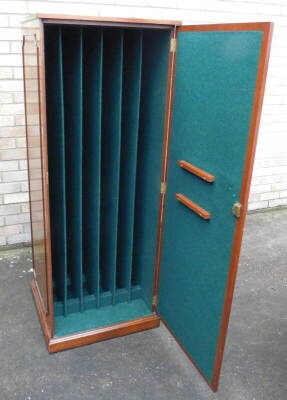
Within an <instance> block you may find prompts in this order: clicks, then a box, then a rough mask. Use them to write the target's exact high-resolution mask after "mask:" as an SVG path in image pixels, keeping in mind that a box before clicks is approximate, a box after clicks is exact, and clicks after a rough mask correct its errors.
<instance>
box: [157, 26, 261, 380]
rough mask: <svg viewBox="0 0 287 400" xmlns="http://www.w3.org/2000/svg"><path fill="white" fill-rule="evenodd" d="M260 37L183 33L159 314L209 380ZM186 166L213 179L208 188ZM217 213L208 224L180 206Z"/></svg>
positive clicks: (257, 33)
mask: <svg viewBox="0 0 287 400" xmlns="http://www.w3.org/2000/svg"><path fill="white" fill-rule="evenodd" d="M261 41H262V32H260V31H249V32H247V31H239V32H180V33H179V38H178V51H177V58H176V79H175V97H174V109H173V121H172V136H171V145H170V159H169V170H168V186H167V189H168V192H167V201H166V220H165V227H164V242H163V255H162V267H161V276H160V297H159V311H160V315H161V316H162V317H163V318H164V319H165V320H166V322H167V323H168V325H169V326H170V328H171V329H172V331H173V332H174V333H175V335H176V337H177V338H178V340H179V341H180V343H181V344H182V345H183V346H184V347H185V349H186V350H187V351H188V353H190V355H191V356H192V358H193V359H194V360H195V362H196V363H197V365H198V366H199V367H200V369H201V370H202V372H203V373H204V374H205V376H206V377H207V379H208V380H209V381H210V380H211V379H212V374H213V365H214V360H215V352H216V345H217V341H218V334H219V328H220V322H221V315H222V310H223V302H224V294H225V289H226V283H227V276H228V270H229V263H230V256H231V250H232V244H233V238H234V231H235V223H236V218H235V217H234V216H233V214H232V212H231V208H232V205H233V203H234V202H236V201H238V200H239V196H240V189H241V185H242V176H243V168H244V161H245V155H246V149H247V139H248V133H249V127H250V118H251V111H252V104H253V96H254V89H255V84H256V75H257V69H258V58H259V52H260V47H261ZM178 160H186V161H188V162H190V163H192V164H194V165H196V166H198V167H200V168H202V169H204V170H205V171H207V172H209V173H211V174H213V175H215V177H216V181H215V182H214V183H213V184H210V183H206V182H204V181H203V180H201V179H199V178H197V177H195V176H194V175H192V174H190V173H189V172H187V171H185V170H183V169H182V168H180V167H179V166H178V165H177V161H178ZM176 193H182V194H184V195H185V196H187V197H188V198H190V199H191V200H192V201H195V202H196V203H198V204H199V205H200V206H201V207H203V208H205V209H206V210H208V211H209V212H211V214H212V218H211V220H210V221H205V220H203V219H201V218H200V217H199V216H197V215H196V214H194V213H193V212H192V211H191V210H190V209H188V208H186V207H185V206H184V205H182V204H180V203H179V202H178V201H177V200H176V199H175V197H174V196H175V194H176Z"/></svg>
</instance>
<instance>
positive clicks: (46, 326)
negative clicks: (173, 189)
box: [23, 14, 273, 391]
mask: <svg viewBox="0 0 287 400" xmlns="http://www.w3.org/2000/svg"><path fill="white" fill-rule="evenodd" d="M36 17H37V18H39V32H40V39H39V40H40V54H39V102H40V111H41V110H42V112H40V120H41V122H40V125H41V152H42V163H43V164H42V170H43V182H42V185H43V202H44V226H45V249H46V270H47V294H48V310H45V308H44V307H43V302H42V300H41V295H40V291H39V288H38V285H37V282H36V281H35V279H33V280H32V282H31V289H32V292H33V296H34V301H35V304H36V309H37V312H38V316H39V319H40V322H41V326H42V330H43V333H44V336H45V339H46V342H47V347H48V351H49V352H57V351H62V350H65V349H69V348H74V347H78V346H82V345H86V344H91V343H94V342H98V341H101V340H106V339H109V338H113V337H117V336H123V335H127V334H130V333H135V332H139V331H141V330H146V329H151V328H154V327H157V326H159V323H160V316H159V315H153V316H149V317H144V318H138V319H135V320H131V321H126V322H123V323H119V324H114V325H109V326H104V327H102V328H98V329H93V330H89V331H85V332H81V333H77V334H72V335H67V336H62V337H59V338H55V337H54V326H53V290H52V261H51V260H52V259H51V231H50V208H49V182H48V171H49V168H48V146H47V121H46V95H45V68H44V61H45V54H44V23H45V24H53V23H54V24H59V23H61V24H70V25H71V24H82V25H104V26H121V27H125V26H129V27H150V28H159V29H162V28H165V29H169V30H170V32H171V39H176V37H177V32H184V31H194V32H196V31H240V30H245V31H248V30H260V31H263V42H262V47H261V52H260V62H259V73H258V78H257V83H256V89H255V94H254V108H253V114H252V120H251V126H250V136H249V142H248V150H247V155H246V162H245V170H244V175H243V184H242V191H241V196H240V202H241V204H242V212H241V216H240V218H239V219H238V220H237V222H236V232H235V235H234V242H233V248H232V256H231V262H230V268H229V276H228V282H227V288H226V293H225V300H224V309H223V314H222V320H221V328H220V335H219V340H218V345H217V352H216V360H215V364H214V374H213V378H212V381H211V382H207V383H208V384H209V386H210V387H211V389H212V390H213V391H216V390H217V388H218V382H219V375H220V369H221V364H222V359H223V351H224V345H225V341H226V335H227V328H228V322H229V317H230V311H231V305H232V298H233V292H234V286H235V279H236V274H237V268H238V260H239V255H240V246H241V242H242V235H243V226H244V221H245V217H246V211H247V203H248V194H249V189H250V183H251V175H252V166H253V163H254V156H255V146H256V141H257V135H258V128H259V119H260V112H261V108H262V102H263V94H264V87H265V78H266V74H267V67H268V61H266V60H268V54H269V52H270V44H271V33H272V28H273V26H272V24H270V23H267V22H266V23H265V22H258V23H243V24H214V25H198V26H180V25H181V22H180V21H157V20H145V19H127V18H104V17H101V18H100V17H97V18H94V17H88V16H87V17H82V16H64V15H48V14H37V16H36ZM175 58H176V53H175V51H174V49H171V51H170V54H169V67H168V85H167V97H166V114H165V123H164V140H163V154H162V170H161V183H162V185H161V193H160V199H159V217H158V228H157V243H156V260H155V268H154V287H153V298H154V300H153V306H152V311H154V312H156V313H157V298H158V291H159V275H160V260H161V245H162V235H163V224H164V207H165V197H166V196H165V195H166V184H167V165H168V154H169V146H170V134H171V119H172V107H173V95H174V78H175ZM23 61H24V52H23ZM24 73H25V68H24ZM24 84H25V82H24ZM24 93H25V91H24ZM25 95H26V93H25ZM25 118H26V125H27V114H26V110H25ZM27 140H28V135H27ZM180 166H181V167H183V168H185V167H186V166H184V165H180ZM194 168H195V169H193V170H192V171H190V172H192V173H194V174H196V175H198V176H199V177H200V178H202V179H204V180H206V181H207V182H213V181H214V179H215V178H214V177H213V176H212V175H210V174H208V173H206V172H205V171H203V170H200V169H199V168H197V167H194ZM185 169H187V168H185ZM213 178H214V179H213ZM179 200H180V201H182V198H181V199H179ZM184 204H185V203H184ZM186 205H187V204H186ZM197 211H198V212H199V211H200V210H197ZM204 211H205V210H204ZM199 213H200V212H199ZM207 214H208V213H207ZM209 217H210V216H208V215H205V217H203V218H205V219H208V218H209ZM163 322H164V321H163ZM164 323H165V322H164ZM165 324H166V323H165ZM168 329H169V330H170V328H169V327H168ZM171 333H172V331H171ZM172 334H173V333H172ZM175 339H176V338H175ZM176 340H177V339H176ZM181 347H182V348H183V346H182V345H181ZM183 350H184V352H185V353H186V354H187V352H186V350H185V349H184V348H183ZM187 355H188V357H189V358H190V359H191V361H192V362H193V364H194V365H195V367H196V368H197V370H198V371H199V372H200V374H201V375H202V376H204V375H203V374H202V372H201V371H200V369H199V367H198V366H197V365H196V363H195V362H194V361H193V360H192V358H191V357H190V355H189V354H187ZM204 379H205V380H206V378H205V377H204ZM206 381H207V380H206Z"/></svg>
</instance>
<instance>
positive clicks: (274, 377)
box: [0, 210, 287, 400]
mask: <svg viewBox="0 0 287 400" xmlns="http://www.w3.org/2000/svg"><path fill="white" fill-rule="evenodd" d="M286 242H287V210H281V211H271V212H266V213H261V214H253V215H249V216H248V218H247V225H246V230H245V236H244V244H243V249H242V256H241V262H240V268H239V274H238V280H237V287H236V292H235V299H234V306H233V311H232V317H231V324H230V329H229V335H228V340H227V347H226V351H225V357H224V364H223V370H222V379H221V384H220V388H219V391H218V393H217V394H213V393H212V392H211V391H210V389H209V388H208V387H207V386H206V384H205V383H204V382H203V380H202V378H201V377H200V376H199V375H198V373H197V372H196V371H195V369H194V368H193V366H192V365H191V363H190V362H189V360H187V359H186V357H185V355H184V354H183V353H182V351H181V350H180V349H179V347H178V346H177V345H176V343H175V341H174V340H173V339H172V338H171V337H170V335H169V334H168V332H167V331H166V330H165V329H164V327H160V328H158V329H154V330H152V331H146V332H141V333H138V334H134V335H130V336H126V337H122V338H117V339H113V340H109V341H106V342H101V343H97V344H93V345H90V346H86V347H83V348H79V349H74V350H70V351H66V352H63V353H58V354H53V355H48V353H47V351H46V347H45V344H44V340H43V337H42V333H41V330H40V326H39V323H38V320H37V316H36V311H35V308H34V305H33V301H32V297H31V293H30V290H29V285H28V282H29V279H30V277H31V266H32V265H31V252H30V249H29V248H23V249H20V250H10V251H5V252H4V251H2V252H0V263H1V264H0V265H1V280H0V371H1V372H0V400H2V399H3V400H10V399H11V400H12V399H17V400H42V399H45V400H60V399H61V400H78V399H79V400H89V399H93V400H209V399H213V400H271V399H272V400H285V399H286V398H287V379H286V373H287V340H286V338H287V312H286V309H287V307H286V303H287V274H286V272H287V271H286V266H287V245H286Z"/></svg>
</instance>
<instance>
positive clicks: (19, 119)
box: [15, 115, 25, 126]
mask: <svg viewBox="0 0 287 400" xmlns="http://www.w3.org/2000/svg"><path fill="white" fill-rule="evenodd" d="M15 124H16V125H19V126H24V125H25V116H24V115H15Z"/></svg>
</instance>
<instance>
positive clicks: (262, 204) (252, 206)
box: [248, 201, 268, 211]
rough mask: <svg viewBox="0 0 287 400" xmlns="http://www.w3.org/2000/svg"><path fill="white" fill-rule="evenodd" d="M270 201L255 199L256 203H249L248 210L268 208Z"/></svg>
mask: <svg viewBox="0 0 287 400" xmlns="http://www.w3.org/2000/svg"><path fill="white" fill-rule="evenodd" d="M267 207H268V201H255V202H254V203H249V204H248V210H250V211H251V210H259V209H261V208H267Z"/></svg>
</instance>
